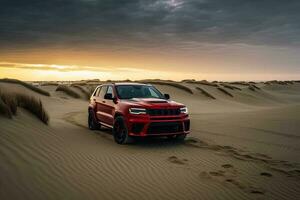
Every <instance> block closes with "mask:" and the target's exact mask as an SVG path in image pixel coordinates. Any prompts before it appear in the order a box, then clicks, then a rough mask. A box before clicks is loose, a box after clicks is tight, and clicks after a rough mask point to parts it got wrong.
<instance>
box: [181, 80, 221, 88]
mask: <svg viewBox="0 0 300 200" xmlns="http://www.w3.org/2000/svg"><path fill="white" fill-rule="evenodd" d="M184 82H185V83H195V84H201V85H207V86H212V87H218V84H217V83H216V82H215V83H212V82H209V81H207V80H202V81H195V80H186V81H184Z"/></svg>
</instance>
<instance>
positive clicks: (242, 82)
mask: <svg viewBox="0 0 300 200" xmlns="http://www.w3.org/2000/svg"><path fill="white" fill-rule="evenodd" d="M230 84H236V85H243V86H249V85H250V84H249V83H247V82H245V81H235V82H230Z"/></svg>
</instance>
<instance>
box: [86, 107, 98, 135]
mask: <svg viewBox="0 0 300 200" xmlns="http://www.w3.org/2000/svg"><path fill="white" fill-rule="evenodd" d="M88 126H89V129H90V130H99V129H100V124H99V122H97V120H96V118H95V115H94V112H93V111H92V110H89V116H88Z"/></svg>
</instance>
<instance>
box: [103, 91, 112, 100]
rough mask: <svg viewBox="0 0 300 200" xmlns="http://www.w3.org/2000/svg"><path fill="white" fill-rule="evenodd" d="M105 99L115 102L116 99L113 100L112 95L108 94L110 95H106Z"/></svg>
mask: <svg viewBox="0 0 300 200" xmlns="http://www.w3.org/2000/svg"><path fill="white" fill-rule="evenodd" d="M104 99H108V100H113V99H114V98H113V96H112V94H109V93H108V94H105V95H104Z"/></svg>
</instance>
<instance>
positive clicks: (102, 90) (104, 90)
mask: <svg viewBox="0 0 300 200" xmlns="http://www.w3.org/2000/svg"><path fill="white" fill-rule="evenodd" d="M106 90H107V86H102V87H101V90H100V92H99V95H98V96H99V97H100V98H104V95H105V93H106Z"/></svg>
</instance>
